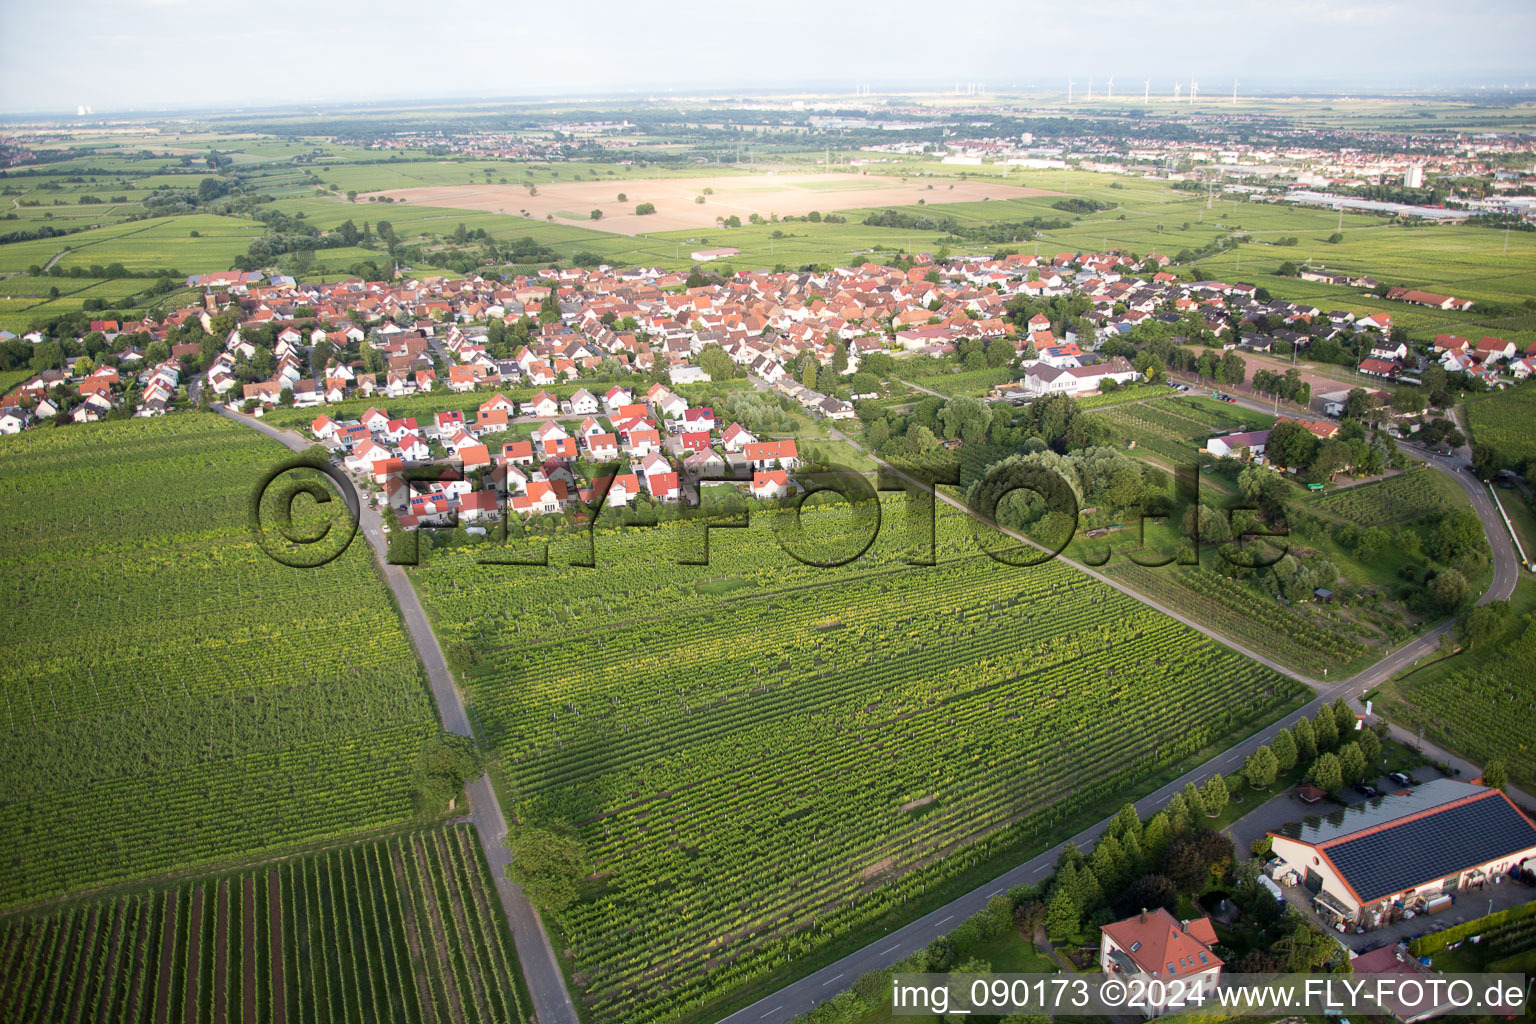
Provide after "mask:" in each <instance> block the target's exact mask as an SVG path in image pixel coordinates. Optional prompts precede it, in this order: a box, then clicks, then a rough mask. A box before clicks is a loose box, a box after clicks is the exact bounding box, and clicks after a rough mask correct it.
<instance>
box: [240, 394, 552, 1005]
mask: <svg viewBox="0 0 1536 1024" xmlns="http://www.w3.org/2000/svg"><path fill="white" fill-rule="evenodd" d="M214 411H215V412H217V413H218V414H219V415H221V416H224V417H225V418H227V419H230V420H233V421H234V422H236V423H239V424H241V425H242V426H246V427H250V428H251V429H253V430H256V431H259V432H261V433H263V434H265V435H266V436H267V437H270V438H272V439H273V440H274V441H277V442H278V443H280V444H283V445H285V446H287V447H288V448H289V449H291V450H293V451H295V452H304V451H308V450H309V448H310V447H311V442H310V441H307V440H305V438H304V437H303V436H302V435H300V434H299V433H297V432H296V431H292V430H282V429H280V428H277V427H273V426H270V425H268V424H266V423H263V422H261V420H259V419H256V418H255V417H254V416H247V415H245V414H244V413H240V412H236V411H235V410H233V409H230V408H228V407H227V406H224V405H216V406H214ZM349 483H350V481H349ZM355 494H356V488H354V495H355ZM358 506H359V508H360V509H361V512H362V515H361V516H360V521H359V526H360V528H361V530H362V533H363V535H364V536H365V537H367V538H368V545H369V547H371V548H372V549H373V556H374V561H375V563H376V564H377V565H378V568H379V571H380V572H381V573H383V575H384V580H385V582H386V583H388V584H389V589H390V590H391V591H393V593H394V595H395V601H396V603H397V604H398V605H399V607H400V616H401V618H403V619H404V620H405V626H406V629H407V630H408V631H409V632H410V635H411V640H412V642H413V643H414V644H415V645H416V650H417V652H418V653H419V654H420V655H421V663H422V665H423V666H424V667H425V668H426V670H427V681H428V683H429V684H430V685H431V687H432V696H433V699H434V700H435V702H436V703H437V711H438V715H439V716H440V717H441V718H442V721H443V728H444V729H446V730H448V731H449V732H451V733H455V734H457V735H459V736H472V735H473V733H472V732H471V730H470V727H469V715H468V714H467V713H466V712H465V710H464V701H463V699H462V698H461V697H460V695H459V690H458V687H456V686H455V685H454V684H453V675H452V673H451V672H449V671H448V663H447V661H446V660H445V659H444V658H443V650H442V648H441V647H440V646H439V645H438V642H437V635H436V634H435V633H434V632H433V631H432V625H431V623H429V622H428V621H427V615H426V612H425V610H423V608H422V606H421V599H420V598H419V597H417V596H416V589H415V588H414V587H412V586H411V581H410V580H409V579H407V578H406V575H405V572H404V571H403V570H402V569H401V568H400V567H399V566H398V565H391V564H390V563H389V561H388V559H387V558H386V557H385V556H386V553H387V552H388V550H389V549H388V541H387V539H386V538H385V535H384V524H383V520H382V519H381V517H380V515H379V512H378V510H377V509H375V508H374V507H373V506H372V505H369V504H368V503H367V502H366V501H362V500H360V499H359V500H358ZM466 791H467V792H468V794H469V809H470V813H469V817H470V819H471V820H472V821H473V822H474V825H475V833H476V834H477V835H478V836H479V837H480V848H481V850H482V851H483V852H484V853H485V859H486V862H487V864H488V865H489V866H490V869H491V877H492V878H493V879H495V882H496V893H497V895H498V896H499V897H500V898H501V909H502V912H503V914H504V915H505V916H506V919H507V926H508V927H509V928H511V930H512V942H513V945H514V946H516V947H517V959H518V962H519V964H520V965H521V966H522V969H523V979H524V980H525V981H526V982H527V983H528V992H529V995H530V996H531V998H532V1000H533V1012H534V1015H535V1017H536V1018H537V1024H580V1018H579V1017H578V1016H577V1014H576V1007H575V1005H574V1004H573V1003H572V1002H571V994H570V992H569V990H568V989H567V988H566V986H565V976H564V975H563V974H562V973H561V972H560V964H559V961H557V960H556V959H555V951H554V947H552V946H551V945H550V942H549V934H548V933H547V932H546V931H545V930H544V923H543V922H542V921H541V920H539V912H538V911H537V910H535V909H534V907H533V904H531V903H529V902H528V898H527V897H526V896H524V895H523V891H522V889H521V888H520V887H519V886H518V885H517V884H516V883H515V882H513V881H512V879H511V878H510V877H509V876H508V875H507V867H508V866H509V865H510V864H511V863H512V856H511V853H510V852H509V851H508V850H507V847H506V844H505V843H504V842H503V839H504V838H505V837H506V834H507V822H506V819H505V818H504V817H503V816H502V813H501V803H500V802H499V801H498V800H497V799H496V792H495V790H494V789H492V787H491V780H490V776H489V775H482V776H480V777H479V778H478V779H476V780H474V781H473V782H471V783H470V784H469V785H468V786H467V787H466Z"/></svg>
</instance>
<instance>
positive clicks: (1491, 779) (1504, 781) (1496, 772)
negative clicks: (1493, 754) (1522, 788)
mask: <svg viewBox="0 0 1536 1024" xmlns="http://www.w3.org/2000/svg"><path fill="white" fill-rule="evenodd" d="M1483 785H1485V786H1487V787H1488V788H1490V789H1504V788H1505V787H1507V786H1508V785H1509V766H1508V765H1507V764H1505V762H1504V760H1503V759H1502V758H1501V759H1499V760H1497V761H1490V762H1488V767H1486V768H1484V769H1483Z"/></svg>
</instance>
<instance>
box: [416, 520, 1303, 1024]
mask: <svg viewBox="0 0 1536 1024" xmlns="http://www.w3.org/2000/svg"><path fill="white" fill-rule="evenodd" d="M883 504H884V518H883V523H882V526H881V528H880V531H879V538H878V539H876V540H875V541H874V545H873V547H872V548H871V549H870V551H869V553H867V554H866V555H864V557H863V558H862V559H860V560H858V561H855V562H853V563H851V564H849V565H847V566H845V567H844V568H841V569H833V570H826V569H818V568H813V567H810V566H807V565H804V564H801V563H799V562H797V561H794V560H792V559H791V558H790V557H789V556H788V555H786V554H784V553H783V552H782V551H781V550H780V549H779V548H778V547H777V546H776V544H775V541H774V533H773V532H772V530H771V529H770V523H771V522H775V521H777V520H776V519H774V517H773V516H771V515H770V514H768V513H765V512H758V513H754V514H753V516H752V525H751V526H750V527H749V528H748V529H747V530H745V531H741V530H735V531H724V530H720V531H713V536H712V537H711V539H710V544H709V555H710V559H709V564H708V565H707V566H695V567H686V566H678V565H677V564H676V562H677V560H678V559H679V558H680V557H683V556H684V555H685V554H688V555H691V556H693V557H698V556H699V555H700V554H701V553H702V552H701V551H700V549H699V547H698V538H697V536H696V535H694V534H693V532H692V531H694V530H695V529H696V527H693V526H690V525H686V524H679V523H676V522H672V523H665V524H663V525H662V526H660V527H657V528H655V529H651V530H643V531H641V530H633V529H628V530H617V529H614V528H611V527H606V528H605V527H604V526H603V525H602V524H601V523H600V524H599V528H598V530H597V535H596V537H595V538H594V543H595V548H596V554H595V561H596V565H597V568H596V569H595V570H594V569H583V568H576V567H572V566H570V565H569V561H570V555H571V554H572V553H573V550H572V548H571V546H570V544H571V543H572V542H564V543H556V544H553V545H552V546H551V550H550V551H549V566H548V567H545V568H533V567H527V566H522V567H515V566H507V565H500V566H490V565H483V564H479V562H478V559H481V558H500V557H507V553H498V552H496V551H494V550H493V549H490V548H486V547H483V546H482V547H478V548H477V547H475V546H470V547H463V548H457V549H442V550H437V551H434V552H432V553H431V554H430V555H426V556H424V557H423V564H422V566H421V567H420V568H419V569H416V570H413V577H414V579H415V582H416V584H417V586H418V588H419V590H420V592H421V593H422V595H423V599H424V601H425V603H426V605H427V607H428V609H429V611H430V614H431V615H432V616H433V618H434V620H435V624H436V627H437V629H438V631H439V636H440V637H441V638H442V640H443V642H444V644H445V646H446V647H447V648H448V649H450V650H451V651H460V652H462V651H464V650H473V651H475V652H478V653H477V657H478V658H479V659H480V661H479V664H478V665H476V666H475V667H474V668H473V669H472V670H471V672H470V676H469V678H468V680H467V682H466V684H465V685H466V686H467V692H468V695H469V699H470V707H471V713H472V715H473V717H474V722H475V726H476V730H477V734H478V735H479V736H480V737H481V739H482V740H483V742H485V743H486V744H488V745H489V746H490V747H491V748H492V749H493V750H494V751H495V752H496V753H497V754H498V756H499V757H500V759H501V766H502V770H503V771H504V773H505V776H506V787H507V790H508V792H509V794H510V795H511V800H512V804H511V806H512V807H513V808H514V809H515V813H516V816H517V819H518V821H519V822H520V823H522V824H524V825H529V824H547V823H551V822H564V823H568V824H569V825H570V826H571V827H573V828H575V829H576V830H577V832H578V834H579V835H580V836H581V838H582V840H583V842H584V843H585V845H586V848H587V850H588V852H589V855H590V857H591V861H592V869H593V870H594V872H595V876H596V878H597V879H598V880H599V881H598V882H597V883H596V884H593V885H592V886H590V887H589V891H588V892H587V894H586V898H585V899H584V900H583V901H582V902H580V903H578V904H577V905H575V906H574V907H572V908H570V909H569V910H567V911H564V912H560V913H551V914H548V915H546V920H549V921H551V922H552V923H553V924H555V925H556V927H557V930H558V932H559V934H560V936H561V938H560V939H559V941H558V942H557V946H559V945H560V944H564V945H565V946H568V947H569V948H570V950H571V956H572V961H571V965H570V970H571V973H572V977H573V979H575V982H576V985H577V988H578V989H579V991H580V992H581V998H582V1000H583V1002H584V1003H585V1004H586V1006H587V1007H588V1008H589V1009H590V1011H591V1013H592V1014H593V1016H594V1017H596V1018H600V1019H604V1020H612V1021H619V1020H624V1021H641V1020H655V1019H658V1018H659V1017H662V1016H667V1015H670V1014H672V1013H674V1012H684V1013H688V1012H693V1011H697V1012H698V1013H699V1014H701V1015H705V1014H708V1013H709V1012H711V1011H710V1009H709V1007H710V1005H711V1004H712V1003H714V1002H715V1001H716V1000H718V999H720V998H722V997H724V996H725V995H726V994H727V993H729V992H731V991H732V990H734V989H736V988H738V987H739V986H741V985H742V984H744V983H747V982H749V981H751V980H752V979H754V978H758V977H760V976H761V975H762V974H763V973H765V972H769V971H773V970H776V969H778V968H781V967H783V966H784V965H785V964H786V963H787V958H791V957H793V958H796V959H798V958H800V957H803V956H807V955H815V954H816V953H817V951H820V950H825V949H827V948H828V943H831V942H834V941H836V940H837V937H838V936H840V935H843V934H844V933H846V932H849V931H851V930H855V929H858V928H860V927H862V926H864V925H866V924H867V923H868V922H871V921H874V920H877V919H880V918H881V917H882V916H883V915H886V914H890V913H892V912H896V913H899V912H900V907H901V904H902V903H903V901H906V900H909V899H918V898H920V897H921V896H922V894H923V893H924V892H925V891H927V890H928V889H931V888H933V887H934V886H936V885H940V884H942V883H943V881H944V880H945V879H946V878H950V877H952V876H954V875H955V874H956V873H958V872H963V871H965V870H966V869H967V867H969V866H970V865H971V864H973V863H976V862H977V861H978V860H979V859H985V858H987V857H989V856H994V855H997V854H998V853H1000V852H1002V851H1005V850H1007V849H1010V848H1012V847H1014V846H1016V845H1018V844H1021V843H1028V842H1033V841H1035V839H1036V838H1037V837H1038V838H1042V839H1043V838H1044V837H1046V836H1049V835H1051V834H1053V832H1054V830H1056V829H1058V828H1060V827H1061V824H1062V823H1063V822H1064V819H1065V818H1067V817H1069V816H1070V815H1071V814H1072V813H1073V812H1074V811H1075V810H1077V809H1079V808H1083V807H1085V806H1086V805H1090V804H1092V803H1093V802H1095V801H1097V800H1100V799H1103V798H1113V799H1116V800H1118V799H1120V796H1119V794H1121V793H1124V792H1127V791H1129V790H1131V789H1133V788H1135V787H1137V786H1138V785H1146V784H1149V782H1150V780H1151V779H1152V778H1153V777H1154V776H1155V774H1156V773H1158V772H1160V771H1163V770H1165V769H1167V768H1169V766H1171V765H1172V764H1174V763H1175V762H1178V761H1180V760H1181V759H1183V758H1186V757H1189V756H1191V755H1193V754H1194V753H1195V752H1196V751H1198V750H1200V749H1202V748H1204V747H1206V746H1207V745H1211V744H1217V743H1224V742H1225V741H1226V738H1227V737H1230V736H1234V735H1237V734H1240V733H1242V732H1244V731H1245V730H1246V729H1248V728H1250V727H1251V726H1252V725H1253V724H1254V723H1255V721H1256V720H1257V719H1260V718H1263V717H1265V716H1266V715H1268V714H1271V713H1274V712H1275V711H1277V710H1278V709H1279V708H1281V707H1282V706H1288V705H1289V704H1290V703H1291V702H1293V701H1296V700H1299V699H1300V697H1299V694H1300V689H1299V688H1298V687H1296V686H1294V685H1293V684H1290V683H1289V682H1287V681H1286V680H1285V679H1284V678H1282V677H1280V676H1278V675H1276V674H1274V673H1271V672H1269V671H1268V670H1265V669H1263V668H1261V667H1260V666H1258V665H1256V664H1254V663H1252V662H1250V661H1247V660H1245V659H1243V658H1240V657H1238V656H1236V655H1233V654H1232V653H1230V652H1228V651H1226V650H1225V649H1223V648H1221V647H1219V646H1217V645H1216V644H1214V643H1212V642H1210V641H1208V640H1206V639H1205V638H1203V637H1200V636H1198V635H1197V634H1194V633H1192V632H1191V631H1189V630H1187V629H1185V628H1183V627H1181V626H1179V625H1178V624H1177V623H1175V622H1173V621H1172V620H1170V619H1168V618H1165V617H1164V616H1162V615H1160V614H1158V613H1155V612H1152V611H1151V610H1150V609H1148V608H1147V607H1145V606H1144V605H1142V604H1139V603H1138V602H1136V601H1133V600H1131V599H1129V598H1126V597H1124V596H1123V595H1120V594H1119V593H1117V592H1115V591H1113V590H1111V589H1110V588H1107V587H1105V586H1103V585H1102V584H1099V583H1096V582H1094V581H1092V580H1091V579H1089V578H1088V577H1086V576H1084V575H1081V574H1080V573H1078V572H1076V571H1075V570H1072V569H1069V568H1066V567H1064V566H1062V565H1060V564H1052V565H1044V566H1038V567H1035V568H1014V567H1010V566H1004V565H1001V564H997V563H994V562H993V561H991V560H990V559H989V558H987V557H986V556H985V555H983V554H981V553H980V551H979V550H978V547H977V543H976V541H974V540H972V539H971V537H970V535H969V531H968V529H967V527H966V526H965V523H966V522H968V520H965V519H964V518H963V517H961V516H960V515H959V514H958V513H951V512H949V511H948V510H947V508H946V511H945V513H944V514H943V515H942V516H941V518H940V519H939V520H938V537H939V543H938V552H937V554H938V559H939V563H940V564H939V565H938V566H937V567H933V568H912V567H909V566H907V565H906V564H905V562H904V558H905V556H906V554H907V553H908V552H914V551H915V549H913V548H910V547H908V546H907V539H908V538H909V534H908V530H909V528H911V526H912V525H913V524H912V522H911V521H910V520H908V519H907V518H906V516H907V511H906V509H905V500H904V499H900V498H892V499H890V500H887V501H886V502H884V503H883ZM806 514H807V521H808V523H809V524H810V525H808V527H807V528H808V529H810V530H813V531H817V532H813V533H812V534H811V536H812V537H820V538H823V540H822V542H821V543H820V544H818V546H817V548H816V549H815V550H816V551H818V552H826V553H827V554H829V555H830V554H832V553H834V552H839V553H840V552H849V550H850V549H849V548H848V546H847V543H846V542H847V541H848V540H849V537H850V534H853V533H856V532H857V531H854V530H853V529H852V527H850V526H849V525H848V522H847V515H848V513H847V510H846V508H844V509H842V510H841V511H839V510H837V509H821V510H817V511H814V512H812V511H808V512H807V513H806ZM919 522H920V520H919ZM526 545H527V542H516V543H515V544H514V550H513V552H511V554H513V555H515V556H516V557H520V558H522V557H526V556H527V555H528V554H529V552H528V551H527V547H526ZM856 548H857V545H853V550H856ZM1153 651H1155V652H1156V654H1155V656H1151V657H1149V654H1148V652H1153ZM460 657H463V654H462V653H461V654H460ZM1170 686H1176V687H1177V688H1178V689H1179V692H1180V694H1181V699H1180V701H1179V702H1177V704H1175V705H1166V708H1167V710H1166V713H1164V714H1160V715H1159V716H1157V718H1156V719H1153V720H1149V719H1148V718H1147V716H1146V714H1145V709H1146V707H1147V702H1148V701H1154V700H1157V699H1158V698H1157V695H1158V694H1161V693H1165V692H1166V691H1167V688H1168V687H1170ZM1239 709H1240V710H1239ZM1085 765H1091V766H1092V767H1091V768H1085V767H1084V766H1085Z"/></svg>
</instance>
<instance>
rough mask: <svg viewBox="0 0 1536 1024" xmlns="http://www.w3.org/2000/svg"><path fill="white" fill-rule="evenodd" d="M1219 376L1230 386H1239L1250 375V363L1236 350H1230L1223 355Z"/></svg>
mask: <svg viewBox="0 0 1536 1024" xmlns="http://www.w3.org/2000/svg"><path fill="white" fill-rule="evenodd" d="M1218 376H1219V377H1220V379H1221V382H1222V383H1223V384H1225V385H1227V386H1228V387H1237V386H1238V385H1239V384H1241V383H1242V382H1243V381H1244V380H1246V379H1247V377H1248V363H1247V362H1246V361H1245V360H1244V359H1243V357H1242V356H1240V355H1238V354H1237V353H1236V352H1228V353H1227V354H1226V355H1224V356H1222V357H1221V369H1220V371H1219V373H1218Z"/></svg>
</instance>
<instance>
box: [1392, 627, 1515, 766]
mask: <svg viewBox="0 0 1536 1024" xmlns="http://www.w3.org/2000/svg"><path fill="white" fill-rule="evenodd" d="M1461 657H1462V658H1465V657H1466V655H1462V656H1461ZM1458 660H1459V659H1458ZM1401 693H1402V699H1401V700H1397V701H1393V703H1392V710H1391V714H1392V717H1393V718H1394V719H1396V720H1398V721H1400V722H1402V724H1404V725H1407V726H1409V727H1410V728H1413V729H1415V730H1417V729H1423V730H1424V734H1425V735H1426V736H1427V737H1428V738H1429V739H1431V740H1432V741H1434V742H1436V743H1441V744H1444V745H1445V746H1446V747H1448V748H1450V749H1451V750H1454V751H1456V752H1457V753H1459V754H1462V755H1464V756H1466V757H1467V758H1469V759H1470V760H1472V761H1473V763H1475V764H1483V765H1486V764H1488V763H1489V762H1490V761H1496V760H1501V759H1502V760H1504V761H1506V762H1507V763H1508V765H1509V778H1510V781H1512V782H1514V783H1515V784H1516V785H1518V786H1528V785H1531V784H1532V783H1533V782H1536V735H1533V734H1532V731H1531V729H1530V728H1528V727H1527V728H1513V727H1512V723H1517V722H1525V723H1526V724H1527V726H1529V724H1530V723H1531V722H1532V721H1536V624H1528V625H1526V627H1525V629H1524V631H1523V632H1521V633H1520V634H1519V637H1518V639H1515V640H1513V641H1508V642H1506V643H1505V644H1504V645H1503V646H1502V647H1500V648H1499V650H1498V656H1497V657H1493V658H1482V659H1479V660H1478V661H1477V663H1476V664H1474V665H1471V666H1468V667H1465V668H1461V669H1458V670H1456V671H1453V672H1450V673H1446V674H1435V673H1428V674H1426V675H1425V676H1424V677H1423V678H1420V679H1415V678H1414V677H1413V676H1411V675H1410V676H1409V677H1408V678H1407V679H1406V680H1404V682H1403V683H1402V684H1401Z"/></svg>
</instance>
